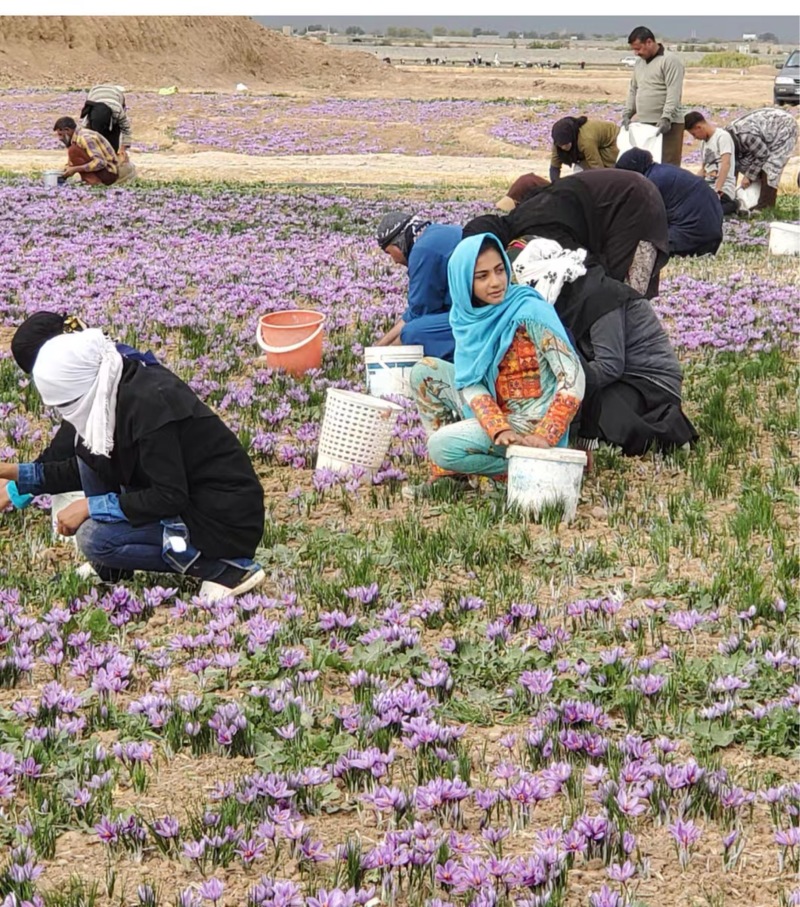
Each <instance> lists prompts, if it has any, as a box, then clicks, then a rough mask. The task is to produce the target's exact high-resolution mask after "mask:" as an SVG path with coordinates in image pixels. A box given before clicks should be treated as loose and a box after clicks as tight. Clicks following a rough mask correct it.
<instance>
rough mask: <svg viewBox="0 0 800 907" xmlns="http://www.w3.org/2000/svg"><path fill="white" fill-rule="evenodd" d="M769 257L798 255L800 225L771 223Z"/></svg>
mask: <svg viewBox="0 0 800 907" xmlns="http://www.w3.org/2000/svg"><path fill="white" fill-rule="evenodd" d="M769 251H770V255H800V224H784V223H781V222H780V221H773V223H771V224H770V225H769Z"/></svg>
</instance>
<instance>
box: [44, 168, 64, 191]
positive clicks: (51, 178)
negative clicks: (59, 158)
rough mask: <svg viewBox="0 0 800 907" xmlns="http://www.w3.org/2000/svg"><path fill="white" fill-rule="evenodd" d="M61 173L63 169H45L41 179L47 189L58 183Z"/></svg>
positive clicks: (62, 173)
mask: <svg viewBox="0 0 800 907" xmlns="http://www.w3.org/2000/svg"><path fill="white" fill-rule="evenodd" d="M63 175H64V171H63V170H45V171H44V173H43V174H42V179H43V181H44V184H45V186H47V187H48V189H53V188H55V187H56V186H57V185H58V178H59V177H60V176H63Z"/></svg>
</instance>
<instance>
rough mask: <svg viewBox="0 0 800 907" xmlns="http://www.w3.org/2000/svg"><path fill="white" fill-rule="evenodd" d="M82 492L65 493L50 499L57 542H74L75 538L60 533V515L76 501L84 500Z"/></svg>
mask: <svg viewBox="0 0 800 907" xmlns="http://www.w3.org/2000/svg"><path fill="white" fill-rule="evenodd" d="M83 497H84V494H83V492H82V491H65V492H64V493H63V494H54V495H52V497H51V498H50V519H51V520H52V523H53V539H54V541H57V542H74V541H75V536H68V535H61V533H60V532H59V531H58V514H59V513H60V512H61V511H62V510H63V509H64V508H65V507H68V506H69V505H70V504H73V503H74V502H75V501H81V500H83Z"/></svg>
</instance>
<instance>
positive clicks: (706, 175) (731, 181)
mask: <svg viewBox="0 0 800 907" xmlns="http://www.w3.org/2000/svg"><path fill="white" fill-rule="evenodd" d="M685 126H686V131H687V132H688V133H689V134H690V135H691V136H693V137H694V138H696V139H697V140H698V141H699V142H702V143H703V144H702V145H701V146H700V156H701V159H702V164H701V165H700V170H699V171H698V176H702V177H703V179H704V180H705V181H706V182H707V183H709V184H710V185H711V187H712V188H713V189H714V191H715V192H716V193H717V195H718V196H719V201H720V204H721V205H722V213H723V214H724V215H726V216H728V215H729V214H735V213H736V211H737V210H739V209H740V208H741V209H743V208H744V206H740V205H739V204H738V203H737V201H736V149H735V147H734V144H733V139H732V138H731V136H730V133H729V132H726V131H725V130H724V129H721V128H720V127H719V126H716V125H715V124H714V123H712V122H711V121H710V120H707V119H706V118H705V117H704V116H703V114H702V113H700V112H699V111H697V110H693V111H692V112H691V113H687V114H686V120H685Z"/></svg>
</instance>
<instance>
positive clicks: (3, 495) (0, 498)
mask: <svg viewBox="0 0 800 907" xmlns="http://www.w3.org/2000/svg"><path fill="white" fill-rule="evenodd" d="M6 485H8V482H7V481H6V479H0V513H3V512H4V511H6V510H9V509H10V507H11V498H10V497H9V496H8V492H7V491H6Z"/></svg>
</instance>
